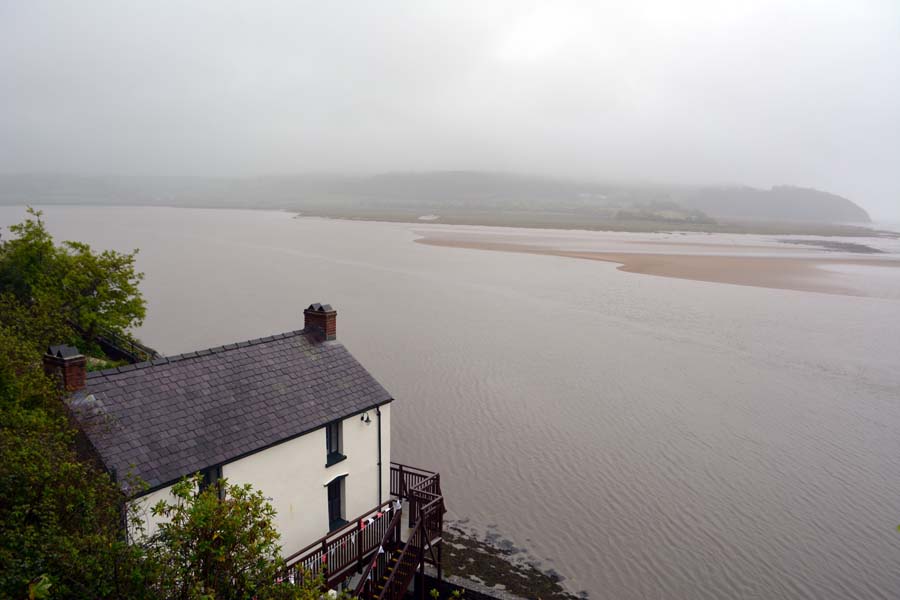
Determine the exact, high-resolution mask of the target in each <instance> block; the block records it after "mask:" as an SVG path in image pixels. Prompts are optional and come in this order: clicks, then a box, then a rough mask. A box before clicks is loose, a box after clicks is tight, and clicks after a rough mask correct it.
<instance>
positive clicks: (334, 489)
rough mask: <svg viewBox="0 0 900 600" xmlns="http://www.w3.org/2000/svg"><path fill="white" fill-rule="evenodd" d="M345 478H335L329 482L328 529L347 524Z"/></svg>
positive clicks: (331, 529)
mask: <svg viewBox="0 0 900 600" xmlns="http://www.w3.org/2000/svg"><path fill="white" fill-rule="evenodd" d="M343 486H344V478H343V477H341V478H339V479H335V480H334V481H332V482H331V483H329V484H328V531H333V530H335V529H337V528H338V527H340V526H342V525H344V524H346V521H344V507H343V503H342V501H341V500H342V496H343V493H342V492H343Z"/></svg>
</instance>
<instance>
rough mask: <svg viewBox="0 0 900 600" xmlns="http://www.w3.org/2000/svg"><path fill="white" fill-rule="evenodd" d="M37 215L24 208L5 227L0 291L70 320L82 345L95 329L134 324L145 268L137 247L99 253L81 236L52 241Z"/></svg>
mask: <svg viewBox="0 0 900 600" xmlns="http://www.w3.org/2000/svg"><path fill="white" fill-rule="evenodd" d="M42 216H43V213H41V211H38V210H34V209H33V208H28V211H27V216H26V218H25V220H24V221H23V222H22V223H19V224H17V225H12V226H10V228H9V229H10V231H11V232H12V233H13V235H14V237H13V238H12V239H9V240H5V241H2V242H0V294H6V295H8V296H11V297H12V298H14V299H15V300H16V301H18V302H19V303H20V304H21V305H23V306H25V307H29V308H31V307H37V309H38V311H39V312H40V313H41V314H43V315H48V316H53V317H54V318H56V319H57V320H58V321H59V322H60V324H72V325H74V326H75V328H76V329H77V330H78V331H77V332H78V333H79V335H80V336H81V337H82V338H83V339H82V342H83V343H82V344H81V345H82V346H86V347H90V346H91V345H92V344H93V342H94V339H95V336H96V335H97V333H98V332H99V330H100V329H109V330H112V331H114V332H116V333H118V334H127V332H128V330H129V329H131V328H133V327H137V326H139V325H140V324H141V323H142V322H143V319H144V317H145V316H146V303H145V301H144V298H143V296H142V295H141V292H140V288H139V286H140V282H141V280H142V279H143V277H144V274H143V273H140V272H138V271H137V269H136V266H135V258H136V256H137V252H138V251H137V250H134V251H132V252H128V253H121V252H115V251H113V250H105V251H103V252H99V253H98V252H95V251H94V250H92V249H91V247H90V246H89V245H87V244H84V243H81V242H63V243H62V244H61V245H56V244H55V243H54V242H53V237H52V236H51V235H50V233H49V232H48V231H47V227H46V225H45V224H44V221H43V218H42ZM57 341H63V340H57ZM82 349H87V348H82Z"/></svg>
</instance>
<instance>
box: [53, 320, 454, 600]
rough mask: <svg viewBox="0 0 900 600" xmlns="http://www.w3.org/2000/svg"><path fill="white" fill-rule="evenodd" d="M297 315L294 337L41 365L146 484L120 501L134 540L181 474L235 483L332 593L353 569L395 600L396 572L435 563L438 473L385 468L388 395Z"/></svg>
mask: <svg viewBox="0 0 900 600" xmlns="http://www.w3.org/2000/svg"><path fill="white" fill-rule="evenodd" d="M304 315H305V323H304V325H305V326H304V328H303V329H302V330H298V331H292V332H288V333H284V334H279V335H274V336H270V337H266V338H260V339H255V340H250V341H246V342H239V343H235V344H228V345H225V346H221V347H218V348H210V349H207V350H200V351H197V352H189V353H186V354H181V355H178V356H170V357H162V358H158V359H154V360H152V361H147V362H142V363H136V364H131V365H128V366H124V367H118V368H115V369H108V370H104V371H96V372H88V373H86V372H85V358H84V357H83V356H81V355H80V354H79V353H78V352H77V350H75V349H74V348H70V347H65V346H54V347H51V348H50V349H48V353H47V355H45V368H46V369H47V371H48V372H51V373H54V374H56V375H58V376H59V378H60V379H61V383H62V384H63V385H64V386H65V388H66V389H67V390H68V391H69V392H71V394H70V396H69V407H70V409H71V412H72V414H73V416H74V417H75V419H76V420H77V422H78V423H79V425H80V427H81V429H82V431H83V432H84V433H85V435H86V437H87V439H88V440H89V442H90V445H91V446H92V449H93V451H94V453H95V454H96V455H97V456H98V457H99V458H100V460H101V461H102V462H103V464H104V465H105V467H106V468H107V469H108V470H109V471H110V473H111V474H112V475H113V476H114V477H115V478H117V480H119V481H121V482H123V489H124V488H125V482H126V481H128V480H130V479H131V478H133V477H136V478H138V479H139V480H141V481H143V482H144V483H145V484H146V485H147V487H146V489H144V490H143V491H142V492H141V493H140V495H139V496H137V497H134V498H133V499H132V500H131V502H132V503H133V504H134V505H136V506H137V507H138V508H140V509H142V510H144V511H145V514H146V523H147V529H148V532H152V531H153V530H154V529H155V527H157V526H158V523H156V522H154V519H153V517H152V516H150V515H149V510H147V509H148V507H149V506H151V505H152V504H155V503H156V502H157V501H158V500H159V499H162V498H166V497H167V496H169V497H170V490H171V487H172V485H173V484H174V483H176V482H177V481H179V480H180V479H181V478H183V477H185V476H188V475H192V474H195V473H201V474H202V475H203V480H204V483H205V484H207V485H208V484H209V483H212V482H215V481H217V480H218V479H220V478H223V477H224V478H226V479H228V481H229V482H230V483H249V484H251V485H252V486H253V487H254V488H255V489H259V490H262V491H263V493H264V494H265V495H266V496H267V497H268V498H270V499H271V503H272V505H273V506H274V508H275V509H276V511H277V516H276V526H277V528H278V530H279V532H280V533H281V536H282V538H281V542H282V547H283V552H284V554H285V556H286V557H288V558H289V563H290V564H294V565H298V566H302V567H303V568H304V569H307V570H311V571H314V572H325V574H326V575H327V579H328V582H329V584H332V585H336V584H337V583H340V582H342V581H344V580H346V579H348V578H351V577H352V576H354V575H355V574H357V573H362V574H363V575H364V577H365V578H368V579H369V580H371V581H372V582H373V584H371V585H374V583H377V582H379V581H380V583H381V584H382V585H381V587H380V588H378V591H375V587H369V588H367V590H368V591H367V594H368V595H370V596H372V597H375V596H379V595H380V596H381V597H388V596H389V594H388V592H386V591H385V589H386V588H390V587H393V588H394V592H395V593H394V596H392V597H400V595H401V593H402V592H403V591H405V589H406V586H408V584H409V578H411V577H412V575H411V574H409V573H407V572H406V571H412V572H413V573H414V572H415V571H416V570H417V569H418V570H419V571H421V570H422V568H423V564H424V562H426V561H427V562H434V563H435V564H436V565H437V566H438V567H439V566H440V547H441V544H440V542H441V539H440V538H441V531H442V523H443V520H442V519H443V512H444V507H443V498H442V497H441V494H440V479H439V476H438V475H437V474H434V473H430V472H426V471H421V470H418V469H413V468H411V467H403V466H401V465H396V464H392V463H391V460H390V458H391V402H392V400H393V398H391V396H390V394H389V393H388V392H387V391H386V390H385V389H384V388H383V387H382V386H381V385H380V384H379V383H378V382H377V381H376V380H375V379H374V378H373V377H372V376H371V375H370V374H369V373H368V371H366V369H365V368H364V367H363V366H362V365H361V364H360V363H359V362H358V361H356V359H355V358H353V356H352V355H351V354H350V352H348V351H347V349H346V348H345V347H344V346H343V345H342V344H341V343H340V342H338V341H337V340H336V333H337V330H336V329H337V328H336V319H337V313H336V311H334V310H333V309H332V308H331V307H330V306H329V305H321V304H312V305H310V306H309V308H307V309H306V310H305V311H304ZM400 500H402V501H403V503H402V504H401V502H399V501H400ZM401 506H403V507H405V510H406V511H407V512H408V513H410V517H409V518H408V519H405V520H403V519H401V518H400V514H399V513H400V512H401ZM401 521H402V522H403V525H404V527H405V526H406V525H410V526H411V529H410V530H409V531H408V532H407V535H406V539H401V537H403V536H402V533H401V530H403V527H401ZM367 526H368V528H367ZM410 540H412V542H411V543H408V542H410ZM410 547H411V548H410ZM426 550H427V554H428V555H429V556H425V557H424V558H423V556H424V555H425V554H426ZM379 551H380V554H379ZM413 553H415V554H416V556H415V564H412V561H413V556H412V554H413ZM379 557H380V558H379ZM404 560H405V562H406V563H408V564H407V565H406V569H405V571H404V572H402V573H401V572H398V573H396V574H395V573H393V571H394V570H396V569H394V565H396V564H402V563H403V562H404ZM370 565H373V568H372V570H371V571H370V570H369V569H370ZM410 565H411V566H410ZM376 575H377V577H376ZM407 575H408V577H407ZM357 579H359V578H358V577H357ZM388 583H390V585H386V584H388ZM360 585H362V583H361V584H360ZM401 588H402V589H401ZM361 589H362V588H361Z"/></svg>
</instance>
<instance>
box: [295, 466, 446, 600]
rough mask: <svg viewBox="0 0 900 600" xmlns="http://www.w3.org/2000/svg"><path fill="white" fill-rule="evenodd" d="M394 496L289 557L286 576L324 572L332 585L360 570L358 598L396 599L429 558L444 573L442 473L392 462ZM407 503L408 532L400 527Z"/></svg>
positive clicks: (402, 593) (329, 584)
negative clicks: (404, 505) (442, 567)
mask: <svg viewBox="0 0 900 600" xmlns="http://www.w3.org/2000/svg"><path fill="white" fill-rule="evenodd" d="M390 494H391V495H392V496H393V498H392V499H391V500H388V501H387V502H384V503H382V504H380V505H378V506H376V507H375V508H373V509H371V510H369V511H367V512H366V513H364V514H363V515H360V516H359V517H357V518H356V519H353V520H352V521H350V522H349V523H347V524H346V525H344V526H343V527H340V528H339V529H336V530H334V531H332V532H330V533H329V534H328V535H326V536H323V537H322V538H320V539H318V540H316V541H315V542H313V543H312V544H310V545H309V546H307V547H306V548H304V549H302V550H300V551H299V552H295V553H294V554H292V555H290V556H289V557H287V558H286V562H287V566H288V571H287V573H286V574H285V579H286V580H288V581H291V582H297V581H299V579H300V578H301V577H304V576H310V575H311V576H313V577H317V576H319V575H322V576H323V578H324V581H325V585H326V586H327V587H328V588H334V587H336V586H338V585H339V584H341V583H342V582H344V581H346V580H347V579H349V578H351V577H353V576H354V575H356V574H360V575H361V577H360V578H359V580H358V582H357V583H356V586H355V589H354V595H355V596H356V597H362V598H367V599H374V598H378V599H379V600H387V599H390V600H398V599H400V598H402V597H403V595H404V594H405V593H406V590H407V588H408V587H409V584H410V582H411V581H412V578H413V577H414V576H415V575H416V573H417V572H418V573H423V572H424V565H425V563H426V562H427V563H431V564H433V565H435V567H436V568H437V570H438V576H439V577H440V575H441V549H442V541H443V527H444V512H446V509H445V507H444V497H443V495H442V494H441V484H440V475H439V474H437V473H433V472H431V471H427V470H425V469H418V468H415V467H410V466H408V465H401V464H398V463H391V471H390ZM404 502H405V503H406V512H407V513H408V515H409V530H408V532H407V534H406V535H403V528H402V527H401V520H402V513H403V511H404V509H403V503H404ZM401 538H405V539H401ZM420 587H421V586H420Z"/></svg>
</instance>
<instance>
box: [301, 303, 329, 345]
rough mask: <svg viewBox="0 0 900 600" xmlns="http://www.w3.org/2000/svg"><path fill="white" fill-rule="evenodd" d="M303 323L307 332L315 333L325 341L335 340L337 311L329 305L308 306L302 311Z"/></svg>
mask: <svg viewBox="0 0 900 600" xmlns="http://www.w3.org/2000/svg"><path fill="white" fill-rule="evenodd" d="M303 321H304V323H303V325H304V329H306V330H307V331H316V332H317V333H318V335H319V336H320V337H322V338H324V339H325V340H334V339H337V311H336V310H334V309H333V308H331V305H330V304H321V303H319V302H315V303H313V304H310V305H309V308H307V309H306V310H304V311H303Z"/></svg>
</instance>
